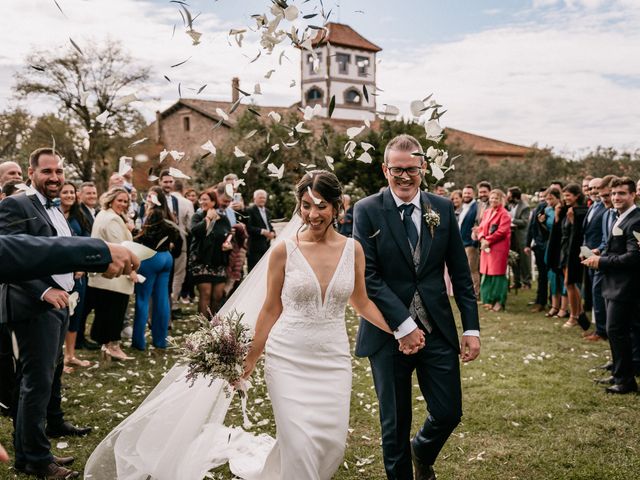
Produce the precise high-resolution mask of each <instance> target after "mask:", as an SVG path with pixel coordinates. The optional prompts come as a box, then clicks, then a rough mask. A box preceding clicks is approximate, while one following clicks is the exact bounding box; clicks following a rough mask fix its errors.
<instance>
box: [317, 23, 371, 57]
mask: <svg viewBox="0 0 640 480" xmlns="http://www.w3.org/2000/svg"><path fill="white" fill-rule="evenodd" d="M325 27H326V28H327V29H328V32H327V31H325V30H318V33H317V34H316V38H315V39H314V40H313V42H312V44H313V46H314V47H315V46H317V45H319V44H325V43H327V42H329V43H330V44H332V45H340V46H343V47H351V48H359V49H361V50H368V51H371V52H379V51H380V50H382V48H380V47H379V46H377V45H376V44H375V43H371V42H370V41H369V40H367V39H366V38H364V37H363V36H362V35H360V34H359V33H358V32H356V31H355V30H354V29H353V28H351V27H350V26H349V25H345V24H343V23H334V22H329V23H327V24H326V25H325Z"/></svg>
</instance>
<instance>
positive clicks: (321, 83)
mask: <svg viewBox="0 0 640 480" xmlns="http://www.w3.org/2000/svg"><path fill="white" fill-rule="evenodd" d="M312 45H313V47H314V54H315V55H312V54H311V53H310V52H309V51H307V50H304V51H301V55H300V75H301V81H300V95H301V96H300V100H299V101H297V102H295V103H294V104H292V105H290V106H288V107H286V106H285V107H283V106H266V105H260V106H259V110H260V112H261V115H262V118H267V114H268V113H269V112H271V111H274V112H276V113H278V114H280V115H281V116H282V117H285V116H287V115H290V114H298V115H300V109H301V108H304V107H305V106H307V105H309V106H313V105H316V104H319V105H321V107H322V109H321V112H320V115H319V116H318V117H316V118H314V119H313V120H311V121H307V122H305V127H306V128H309V129H310V130H312V131H313V132H314V133H317V132H318V131H320V130H321V127H322V124H323V123H326V122H329V123H331V125H332V127H333V128H334V129H335V130H336V131H339V132H340V131H344V130H346V129H347V128H349V127H351V126H359V125H362V122H363V120H365V119H368V120H370V121H371V128H372V129H376V128H377V127H378V121H377V119H376V118H377V117H376V115H375V112H376V100H375V98H376V96H375V95H372V94H374V93H376V66H377V62H376V54H377V53H378V52H379V51H381V48H380V47H378V46H377V45H375V44H374V43H372V42H370V41H369V40H367V39H366V38H364V37H362V36H361V35H360V34H359V33H357V32H356V31H355V30H353V29H352V28H351V27H349V26H348V25H344V24H340V23H329V24H327V32H326V33H318V35H317V36H316V38H315V40H314V41H313V42H312ZM240 88H241V87H240V81H239V79H238V78H233V79H232V83H231V96H230V99H229V100H228V101H213V100H201V99H194V98H181V99H179V100H178V101H177V102H176V103H174V104H173V105H171V106H170V107H169V108H167V109H166V110H164V111H162V112H156V119H155V121H153V122H152V123H151V124H149V125H148V126H147V127H146V129H145V130H144V131H143V132H141V135H140V136H141V137H148V138H149V140H148V141H147V142H145V143H144V144H143V145H141V146H140V147H139V148H138V149H136V151H135V152H134V154H135V153H145V154H147V155H148V156H149V158H150V159H151V160H152V162H150V163H144V164H138V165H136V168H135V170H134V176H135V179H136V184H137V185H144V184H145V183H147V182H146V179H147V176H148V169H149V166H150V165H151V164H153V165H157V159H158V156H159V154H160V152H161V151H162V150H163V149H166V150H176V151H180V152H184V153H185V156H184V158H183V160H182V161H180V162H179V164H178V163H176V162H175V161H173V160H172V159H171V157H167V159H166V160H165V162H163V164H162V166H167V167H168V166H177V168H180V169H181V170H182V171H183V172H185V173H187V174H189V173H192V172H191V162H192V161H193V160H194V159H197V158H199V157H201V156H202V155H203V154H205V153H206V152H205V151H204V150H203V149H202V148H201V145H203V144H204V143H206V142H207V141H208V140H211V142H212V143H213V144H214V145H216V146H219V145H222V144H223V143H224V141H225V139H226V138H227V136H228V134H229V131H230V129H231V128H233V126H234V125H235V123H236V121H237V119H238V118H240V116H241V115H242V114H243V113H245V112H246V111H247V109H248V108H250V107H252V105H247V104H240V105H239V106H237V109H236V110H235V111H234V113H233V114H232V115H230V116H229V118H228V119H225V118H223V116H222V115H221V114H220V113H219V111H218V110H222V111H223V112H227V113H228V112H229V111H230V109H231V108H232V106H233V105H234V104H235V102H236V101H237V100H238V98H239V97H238V96H239V94H240V93H239V89H240ZM365 91H366V92H368V94H367V95H366V97H367V98H365V93H364V92H365ZM333 96H335V109H334V111H333V114H332V116H331V118H327V116H328V107H329V102H330V101H331V98H332V97H333ZM245 103H246V102H245ZM300 120H302V118H300ZM218 124H219V125H218ZM216 126H217V128H214V127H216ZM447 142H448V143H456V144H460V145H461V146H462V147H463V148H465V149H469V150H471V151H473V152H474V153H475V154H476V155H477V156H478V157H481V158H486V159H487V160H488V161H489V162H490V163H499V162H500V161H502V160H503V159H510V160H522V159H524V157H525V155H526V154H527V152H529V151H531V149H530V148H528V147H523V146H519V145H514V144H510V143H507V142H502V141H500V140H494V139H491V138H487V137H482V136H479V135H475V134H472V133H468V132H463V131H461V130H457V129H453V128H447Z"/></svg>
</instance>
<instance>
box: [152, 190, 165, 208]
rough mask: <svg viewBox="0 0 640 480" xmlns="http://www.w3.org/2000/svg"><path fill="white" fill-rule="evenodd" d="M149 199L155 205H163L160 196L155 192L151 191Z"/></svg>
mask: <svg viewBox="0 0 640 480" xmlns="http://www.w3.org/2000/svg"><path fill="white" fill-rule="evenodd" d="M149 199H150V200H151V203H153V204H154V205H157V206H158V207H161V206H162V204H161V203H160V200H158V196H157V195H156V194H155V193H150V194H149Z"/></svg>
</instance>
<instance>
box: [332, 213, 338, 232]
mask: <svg viewBox="0 0 640 480" xmlns="http://www.w3.org/2000/svg"><path fill="white" fill-rule="evenodd" d="M333 228H335V229H336V230H338V216H337V215H336V216H335V217H333Z"/></svg>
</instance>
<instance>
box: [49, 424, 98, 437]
mask: <svg viewBox="0 0 640 480" xmlns="http://www.w3.org/2000/svg"><path fill="white" fill-rule="evenodd" d="M91 430H92V429H91V427H76V426H75V425H73V424H72V423H71V422H64V423H63V424H62V425H59V426H57V427H49V426H47V430H46V433H47V437H50V438H59V437H84V436H85V435H88V434H90V433H91Z"/></svg>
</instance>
